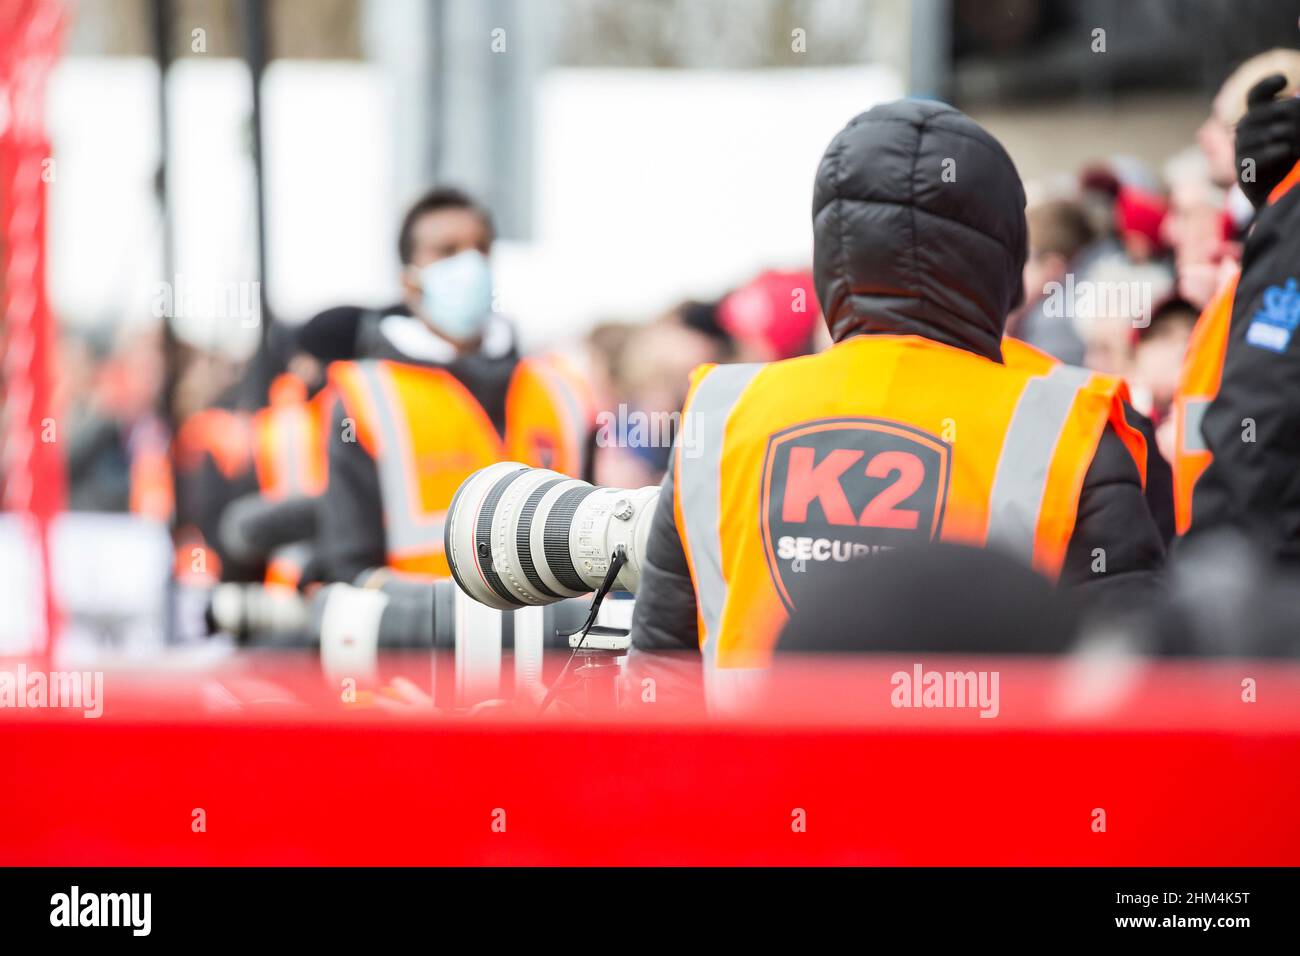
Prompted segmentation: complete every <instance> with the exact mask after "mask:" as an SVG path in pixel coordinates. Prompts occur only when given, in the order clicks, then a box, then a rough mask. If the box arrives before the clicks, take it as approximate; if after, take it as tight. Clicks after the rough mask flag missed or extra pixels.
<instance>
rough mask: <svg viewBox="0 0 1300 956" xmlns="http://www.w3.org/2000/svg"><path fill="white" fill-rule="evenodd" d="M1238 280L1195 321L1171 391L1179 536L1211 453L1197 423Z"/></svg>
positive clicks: (1212, 385) (1215, 373)
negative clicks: (1197, 483)
mask: <svg viewBox="0 0 1300 956" xmlns="http://www.w3.org/2000/svg"><path fill="white" fill-rule="evenodd" d="M1239 278H1240V275H1236V276H1233V278H1232V279H1231V280H1229V282H1228V283H1227V285H1225V286H1224V287H1223V288H1222V289H1220V290H1219V292H1218V294H1217V295H1215V297H1214V298H1213V299H1212V300H1211V301H1210V304H1209V305H1207V306H1206V307H1205V311H1204V312H1202V313H1201V315H1200V317H1199V318H1198V319H1197V320H1196V325H1195V326H1194V327H1193V328H1192V337H1191V338H1190V339H1189V340H1188V342H1187V352H1186V353H1185V354H1184V355H1183V369H1182V372H1181V373H1180V374H1179V376H1178V390H1177V391H1176V392H1175V393H1174V404H1173V412H1174V441H1175V444H1174V460H1173V462H1172V464H1173V471H1174V528H1175V530H1176V531H1177V532H1178V533H1179V534H1186V533H1187V529H1188V528H1190V527H1191V526H1192V492H1193V490H1194V489H1195V488H1196V482H1197V480H1198V479H1199V478H1200V477H1201V475H1202V474H1203V473H1204V472H1205V469H1206V468H1208V467H1210V460H1211V459H1212V458H1213V457H1214V456H1213V455H1212V454H1210V449H1209V447H1208V446H1207V445H1206V444H1205V438H1204V436H1203V435H1202V434H1201V422H1202V420H1203V419H1204V418H1205V412H1206V409H1208V408H1209V407H1210V402H1212V401H1214V396H1216V395H1218V394H1219V383H1220V381H1221V380H1222V378H1223V359H1224V356H1226V355H1227V354H1228V332H1229V330H1230V329H1231V327H1232V303H1233V301H1234V299H1235V298H1236V294H1237V280H1238V279H1239Z"/></svg>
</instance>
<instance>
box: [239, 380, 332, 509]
mask: <svg viewBox="0 0 1300 956" xmlns="http://www.w3.org/2000/svg"><path fill="white" fill-rule="evenodd" d="M317 398H318V399H319V398H320V396H317ZM324 409H325V405H324V404H323V403H322V401H319V400H311V401H309V400H308V398H307V385H306V383H304V382H303V381H302V379H300V378H298V377H297V376H296V375H293V374H291V373H288V372H286V373H284V374H283V375H278V376H276V378H275V380H274V381H273V382H272V383H271V388H270V403H269V404H268V405H267V406H266V407H265V408H260V409H258V410H257V411H256V412H254V413H253V429H252V430H253V464H254V466H255V467H256V469H257V486H258V488H259V489H260V490H261V492H262V494H263V495H265V496H266V497H267V498H270V499H272V500H273V501H282V500H284V499H285V498H295V497H299V496H303V495H319V494H320V493H321V492H323V491H324V490H325V484H326V475H327V464H326V448H325V438H326V423H325V422H324V420H323V418H322V416H323V414H324Z"/></svg>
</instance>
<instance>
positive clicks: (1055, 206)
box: [1007, 199, 1094, 365]
mask: <svg viewBox="0 0 1300 956" xmlns="http://www.w3.org/2000/svg"><path fill="white" fill-rule="evenodd" d="M1025 219H1026V221H1027V222H1028V225H1029V258H1028V259H1026V260H1025V270H1024V283H1025V304H1024V305H1023V306H1021V308H1020V309H1019V310H1018V311H1017V312H1016V313H1014V314H1013V315H1012V316H1011V317H1010V318H1009V319H1008V323H1007V324H1008V327H1009V332H1010V334H1011V335H1012V336H1014V337H1015V338H1018V339H1021V340H1022V341H1025V342H1028V343H1029V344H1030V345H1033V346H1035V347H1036V348H1039V349H1042V350H1043V351H1044V352H1046V353H1048V354H1049V355H1052V356H1054V357H1055V358H1058V359H1060V360H1061V361H1062V362H1065V363H1067V364H1069V365H1081V364H1082V363H1083V353H1084V347H1083V341H1082V340H1081V339H1080V338H1079V335H1078V333H1077V332H1076V331H1075V329H1074V325H1073V323H1072V322H1071V320H1070V316H1069V314H1068V312H1069V310H1053V309H1051V308H1049V307H1048V304H1049V303H1052V302H1054V303H1057V304H1059V303H1060V302H1061V301H1062V300H1061V298H1060V297H1059V296H1057V297H1055V298H1053V297H1052V296H1051V292H1052V290H1053V287H1054V284H1056V283H1062V282H1064V281H1065V277H1066V274H1067V273H1070V272H1072V271H1073V265H1074V262H1075V259H1076V257H1077V256H1078V255H1079V254H1080V253H1081V252H1082V251H1083V250H1084V249H1085V248H1086V247H1087V246H1088V244H1089V243H1091V242H1092V240H1093V238H1094V234H1093V231H1092V228H1091V226H1089V224H1088V219H1087V217H1086V216H1085V214H1084V211H1083V209H1082V207H1081V206H1080V205H1079V204H1078V203H1075V202H1071V201H1069V200H1066V199H1054V200H1049V201H1047V202H1043V203H1040V204H1039V205H1037V206H1033V207H1031V208H1030V209H1028V210H1026V212H1025Z"/></svg>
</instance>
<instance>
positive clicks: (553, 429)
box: [329, 357, 593, 577]
mask: <svg viewBox="0 0 1300 956" xmlns="http://www.w3.org/2000/svg"><path fill="white" fill-rule="evenodd" d="M329 374H330V380H331V381H332V382H333V383H334V384H335V386H336V387H337V388H338V392H339V396H340V398H341V399H342V401H343V405H344V409H345V413H346V415H347V416H348V418H349V419H351V421H352V422H353V423H354V424H355V428H356V439H357V440H358V441H359V442H361V444H362V446H363V447H364V448H365V449H366V451H367V452H369V453H370V455H371V456H372V457H373V458H374V459H375V464H376V468H377V469H378V472H379V486H380V495H381V497H382V499H383V511H384V533H385V538H386V540H387V549H388V566H389V567H391V568H394V569H396V570H398V571H404V572H407V573H411V574H425V575H434V576H438V577H446V576H449V575H450V574H451V570H450V568H449V567H448V565H447V558H446V554H445V552H444V545H443V525H444V521H445V518H446V514H447V507H448V506H449V505H450V504H451V499H452V497H453V496H454V495H455V493H456V489H457V488H458V487H460V484H461V482H463V481H464V480H465V479H466V478H468V477H469V476H470V475H471V474H472V473H474V472H475V471H477V470H478V469H480V468H484V467H486V466H488V465H490V464H493V463H494V462H498V461H519V462H523V463H524V464H528V465H533V466H535V467H538V468H550V469H553V470H555V471H558V472H561V473H563V474H567V475H572V476H574V477H579V476H581V475H582V473H583V469H584V460H585V455H586V451H587V437H588V435H589V433H590V429H591V422H592V419H593V413H592V409H591V403H590V400H589V399H588V398H587V397H586V394H585V392H584V391H583V390H582V386H581V382H580V381H579V380H578V379H577V378H576V376H575V375H574V374H572V372H571V371H570V370H569V369H568V368H567V367H566V366H565V365H564V364H563V363H562V361H561V360H560V359H557V358H552V357H538V358H527V359H522V360H521V361H520V362H519V364H518V366H517V367H516V368H515V372H514V375H513V376H512V377H511V380H510V386H509V389H508V391H507V393H506V428H505V435H504V436H502V435H499V434H498V433H497V430H496V428H494V427H493V425H492V422H491V420H490V418H489V417H488V414H487V412H486V411H485V410H484V409H483V406H482V405H481V404H480V403H479V402H478V400H477V399H476V398H475V397H474V396H473V395H472V394H470V392H469V390H468V389H466V388H465V386H464V385H462V384H461V383H460V381H459V380H458V379H457V378H456V377H455V376H454V375H452V374H451V373H450V372H447V371H444V370H442V369H437V368H429V367H428V366H422V365H412V364H407V363H404V362H393V361H384V360H366V361H359V362H336V363H334V364H333V365H331V366H330V373H329ZM346 424H347V423H346V422H345V426H346Z"/></svg>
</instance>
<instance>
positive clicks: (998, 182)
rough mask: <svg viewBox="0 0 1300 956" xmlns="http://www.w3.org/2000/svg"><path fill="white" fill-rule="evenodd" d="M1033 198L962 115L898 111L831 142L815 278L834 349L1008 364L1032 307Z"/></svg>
mask: <svg viewBox="0 0 1300 956" xmlns="http://www.w3.org/2000/svg"><path fill="white" fill-rule="evenodd" d="M1026 246H1027V241H1026V226H1025V191H1024V187H1023V186H1022V185H1021V182H1020V174H1019V173H1017V172H1016V167H1015V164H1014V163H1012V162H1011V157H1010V156H1008V155H1007V152H1006V150H1005V149H1003V148H1002V144H1001V143H999V142H998V141H997V140H996V139H994V138H993V137H992V136H991V135H990V134H989V133H988V131H986V130H985V129H984V128H983V127H982V126H980V125H979V124H978V123H976V122H975V121H974V120H972V119H971V118H970V117H969V116H967V115H966V114H965V113H962V112H961V111H960V110H958V109H955V108H953V107H951V106H948V105H946V104H943V103H936V102H932V101H929V100H896V101H894V102H892V103H884V104H882V105H880V106H876V107H874V108H873V109H870V110H868V111H867V112H865V113H862V114H861V115H859V116H857V117H855V118H854V119H853V120H851V121H850V122H849V124H848V126H846V127H845V128H844V129H843V130H841V131H840V133H839V134H838V135H837V136H836V137H835V139H833V140H832V141H831V144H830V146H829V147H828V148H827V150H826V154H825V155H824V156H823V157H822V161H821V166H820V167H819V168H818V170H817V181H816V184H815V186H814V188H813V275H814V280H815V283H816V287H817V298H818V299H819V300H820V302H821V305H822V314H823V315H824V316H825V318H826V324H827V327H828V328H829V329H830V333H831V337H832V338H833V339H834V340H835V341H837V342H839V341H841V340H843V339H846V338H849V337H850V336H853V335H858V334H863V333H886V334H895V335H922V336H925V337H926V338H929V339H933V340H935V341H937V342H943V343H945V344H947V345H953V346H957V347H958V348H964V349H967V350H968V351H972V352H976V353H978V354H980V355H984V356H987V357H988V358H991V359H993V360H994V361H1001V358H1002V350H1001V340H1002V330H1003V326H1004V325H1005V323H1006V317H1007V313H1008V312H1010V311H1011V310H1012V309H1013V308H1015V307H1016V306H1017V305H1019V304H1020V302H1021V301H1022V299H1023V297H1024V293H1023V279H1022V273H1023V270H1024V265H1025V253H1026Z"/></svg>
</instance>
